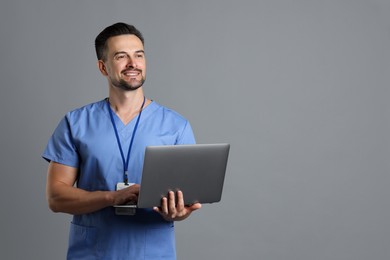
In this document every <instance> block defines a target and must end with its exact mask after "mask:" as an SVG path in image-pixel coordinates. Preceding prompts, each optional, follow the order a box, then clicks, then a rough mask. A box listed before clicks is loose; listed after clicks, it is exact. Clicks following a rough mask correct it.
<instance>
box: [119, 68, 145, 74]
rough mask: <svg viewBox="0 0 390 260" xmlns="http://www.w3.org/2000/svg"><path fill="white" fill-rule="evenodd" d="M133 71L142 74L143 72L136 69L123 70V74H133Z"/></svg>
mask: <svg viewBox="0 0 390 260" xmlns="http://www.w3.org/2000/svg"><path fill="white" fill-rule="evenodd" d="M131 71H136V72H139V73H142V70H140V69H134V68H129V69H125V70H122V73H126V72H131Z"/></svg>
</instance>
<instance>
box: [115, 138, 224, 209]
mask: <svg viewBox="0 0 390 260" xmlns="http://www.w3.org/2000/svg"><path fill="white" fill-rule="evenodd" d="M229 150H230V144H227V143H221V144H193V145H164V146H147V147H146V149H145V158H144V165H143V170H142V178H141V184H140V186H141V187H140V191H139V195H138V202H137V204H136V205H117V206H114V207H116V211H117V214H120V212H122V213H124V214H126V210H125V209H126V208H152V207H154V206H160V205H161V199H162V197H166V196H167V195H168V192H169V191H177V190H181V191H182V192H183V195H184V203H185V204H186V205H191V204H193V203H196V202H199V203H203V204H204V203H215V202H219V201H220V200H221V197H222V189H223V183H224V179H225V172H226V167H227V161H228V156H229Z"/></svg>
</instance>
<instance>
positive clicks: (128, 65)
mask: <svg viewBox="0 0 390 260" xmlns="http://www.w3.org/2000/svg"><path fill="white" fill-rule="evenodd" d="M136 67H137V64H136V63H135V62H134V60H133V59H132V58H131V57H129V56H127V63H126V68H136Z"/></svg>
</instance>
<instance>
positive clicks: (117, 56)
mask: <svg viewBox="0 0 390 260" xmlns="http://www.w3.org/2000/svg"><path fill="white" fill-rule="evenodd" d="M123 58H125V55H124V54H119V55H116V56H115V59H117V60H121V59H123Z"/></svg>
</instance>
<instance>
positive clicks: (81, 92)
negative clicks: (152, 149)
mask: <svg viewBox="0 0 390 260" xmlns="http://www.w3.org/2000/svg"><path fill="white" fill-rule="evenodd" d="M117 21H124V22H128V23H133V24H135V25H136V26H137V27H139V29H140V30H141V31H142V32H143V34H144V36H145V38H146V53H147V61H148V65H147V70H148V71H147V81H146V84H145V91H146V94H147V95H148V97H150V98H153V99H154V100H156V101H158V102H159V103H161V104H163V105H166V106H169V107H171V108H173V109H175V110H177V111H179V112H180V113H181V114H182V115H184V116H185V117H187V118H188V119H189V120H190V121H191V124H192V126H193V129H194V131H195V134H196V137H197V141H198V142H199V143H207V142H230V143H231V154H230V160H229V165H228V171H227V176H226V182H225V188H224V193H223V198H222V202H221V203H219V204H213V205H204V207H203V208H202V210H201V211H199V212H197V213H196V214H194V215H193V216H192V217H191V218H190V219H188V220H187V221H185V222H181V223H177V247H178V256H179V259H186V260H187V259H189V260H191V259H267V260H274V259H275V260H282V259H289V260H291V259H297V260H298V259H299V260H313V259H316V260H322V259H343V260H345V259H353V260H356V259H383V260H384V259H389V258H390V249H389V248H390V247H389V243H390V225H389V219H390V208H389V196H390V189H389V188H388V186H389V169H390V167H389V166H390V165H389V161H390V160H389V155H390V151H389V149H390V144H389V132H390V125H389V112H390V111H389V110H390V105H389V102H388V99H389V83H390V73H389V72H390V52H389V48H390V47H389V46H390V2H389V1H385V0H365V1H359V0H357V1H354V0H327V1H304V0H297V1H287V0H285V1H283V0H272V1H271V0H266V1H258V0H256V1H222V0H220V1H157V0H156V1H138V2H132V1H124V0H122V1H114V0H113V1H100V0H99V1H92V0H89V1H59V0H57V1H55V0H50V1H49V0H48V1H37V0H29V1H27V0H26V1H21V0H8V1H7V0H6V1H2V2H1V4H0V35H1V47H0V58H1V63H0V64H1V69H0V79H1V95H0V111H1V135H0V136H1V139H0V140H1V150H0V151H1V156H0V158H1V169H2V171H1V189H0V195H1V207H2V210H1V240H2V242H1V243H0V247H1V248H0V252H1V255H2V257H1V258H2V259H25V258H26V257H27V258H29V259H41V260H42V259H64V258H65V252H66V247H67V238H68V225H69V221H70V216H69V215H66V214H54V213H52V212H50V211H49V210H48V208H47V204H46V200H45V177H46V168H47V164H46V163H45V162H44V161H43V160H42V159H41V158H40V155H41V153H42V151H43V149H44V147H45V145H46V142H47V140H48V138H49V137H50V135H51V133H52V131H53V130H54V128H55V127H56V125H57V123H58V121H59V120H60V119H61V118H62V116H63V115H64V114H65V113H66V112H67V111H69V110H71V109H73V108H76V107H79V106H82V105H84V104H87V103H90V102H93V101H96V100H99V99H102V98H104V97H106V95H107V94H106V93H107V87H106V81H105V79H104V78H103V77H102V76H100V74H99V72H98V70H97V68H96V58H95V53H94V49H93V41H94V38H95V36H96V35H97V33H99V32H100V31H101V30H102V29H103V28H104V27H106V26H108V25H110V24H112V23H114V22H117Z"/></svg>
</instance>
